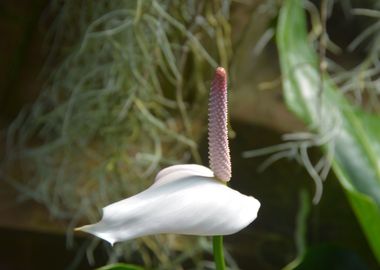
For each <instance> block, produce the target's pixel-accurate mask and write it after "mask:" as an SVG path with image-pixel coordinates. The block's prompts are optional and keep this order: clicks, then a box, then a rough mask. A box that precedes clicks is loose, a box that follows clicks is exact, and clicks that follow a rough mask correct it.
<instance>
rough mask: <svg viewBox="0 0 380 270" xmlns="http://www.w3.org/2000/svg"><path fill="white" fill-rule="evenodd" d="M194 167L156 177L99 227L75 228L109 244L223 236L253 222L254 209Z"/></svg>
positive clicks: (107, 213) (108, 211)
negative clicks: (159, 237)
mask: <svg viewBox="0 0 380 270" xmlns="http://www.w3.org/2000/svg"><path fill="white" fill-rule="evenodd" d="M212 176H213V173H212V171H211V170H209V169H208V168H206V167H203V166H200V165H176V166H171V167H169V168H166V169H164V170H162V171H160V172H159V173H158V175H157V177H156V181H155V183H154V184H153V185H152V186H151V187H150V188H148V189H146V190H145V191H143V192H141V193H139V194H137V195H135V196H132V197H130V198H127V199H124V200H122V201H119V202H116V203H113V204H111V205H108V206H107V207H105V208H103V218H102V220H101V221H100V222H98V223H96V224H93V225H87V226H84V227H81V228H79V229H80V230H82V231H86V232H89V233H92V234H94V235H96V236H98V237H100V238H103V239H104V240H106V241H108V242H110V243H111V244H113V243H115V242H119V241H125V240H129V239H133V238H137V237H140V236H144V235H152V234H162V233H176V234H190V235H227V234H232V233H235V232H237V231H240V230H241V229H243V228H244V227H246V226H247V225H249V224H250V223H251V222H252V221H253V220H254V219H255V218H256V217H257V212H258V210H259V208H260V203H259V201H258V200H256V199H254V198H253V197H249V196H245V195H243V194H241V193H239V192H237V191H236V190H233V189H231V188H229V187H227V186H226V185H225V184H223V183H221V182H219V181H217V180H215V179H214V178H213V177H212Z"/></svg>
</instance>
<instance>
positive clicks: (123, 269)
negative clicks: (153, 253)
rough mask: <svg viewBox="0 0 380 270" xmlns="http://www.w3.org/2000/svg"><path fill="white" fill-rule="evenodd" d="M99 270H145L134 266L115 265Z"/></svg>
mask: <svg viewBox="0 0 380 270" xmlns="http://www.w3.org/2000/svg"><path fill="white" fill-rule="evenodd" d="M97 270H144V268H142V267H140V266H137V265H133V264H125V263H115V264H109V265H106V266H103V267H100V268H98V269H97Z"/></svg>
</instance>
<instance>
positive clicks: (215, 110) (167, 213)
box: [78, 67, 260, 245]
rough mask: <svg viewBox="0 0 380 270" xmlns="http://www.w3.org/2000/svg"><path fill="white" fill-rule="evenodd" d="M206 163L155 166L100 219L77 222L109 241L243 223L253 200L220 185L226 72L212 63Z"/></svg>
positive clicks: (253, 210)
mask: <svg viewBox="0 0 380 270" xmlns="http://www.w3.org/2000/svg"><path fill="white" fill-rule="evenodd" d="M208 140H209V159H210V167H211V169H209V168H207V167H204V166H201V165H195V164H187V165H174V166H170V167H168V168H165V169H163V170H161V171H160V172H159V173H158V174H157V176H156V179H155V182H154V183H153V184H152V185H151V186H150V187H149V188H147V189H146V190H144V191H142V192H141V193H138V194H136V195H134V196H132V197H129V198H127V199H124V200H121V201H119V202H115V203H113V204H111V205H108V206H106V207H105V208H103V217H102V219H101V220H100V221H99V222H98V223H95V224H91V225H86V226H83V227H80V228H78V230H81V231H85V232H88V233H91V234H94V235H96V236H97V237H100V238H102V239H104V240H106V241H108V242H109V243H110V244H111V245H113V244H114V243H115V242H120V241H125V240H130V239H134V238H137V237H140V236H145V235H152V234H166V233H174V234H187V235H209V236H215V235H228V234H233V233H236V232H238V231H240V230H241V229H243V228H245V227H246V226H248V225H249V224H250V223H251V222H252V221H253V220H254V219H255V218H256V217H257V212H258V210H259V208H260V203H259V201H258V200H256V199H255V198H253V197H251V196H246V195H243V194H241V193H240V192H238V191H236V190H234V189H231V188H229V187H228V186H227V185H226V182H228V181H229V180H230V178H231V161H230V153H229V147H228V137H227V76H226V72H225V70H224V69H223V68H221V67H219V68H217V70H216V72H215V77H214V80H213V82H212V86H211V92H210V101H209V137H208Z"/></svg>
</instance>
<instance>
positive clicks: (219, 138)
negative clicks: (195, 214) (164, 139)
mask: <svg viewBox="0 0 380 270" xmlns="http://www.w3.org/2000/svg"><path fill="white" fill-rule="evenodd" d="M227 115H228V111H227V74H226V71H225V70H224V68H222V67H218V68H217V69H216V71H215V75H214V79H213V81H212V84H211V89H210V99H209V105H208V154H209V160H210V168H211V170H212V171H213V172H214V174H215V176H216V177H217V178H218V179H219V180H222V181H224V182H228V181H230V179H231V158H230V148H229V146H228V129H227Z"/></svg>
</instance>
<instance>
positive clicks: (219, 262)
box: [212, 235, 226, 270]
mask: <svg viewBox="0 0 380 270" xmlns="http://www.w3.org/2000/svg"><path fill="white" fill-rule="evenodd" d="M212 246H213V250H214V261H215V266H216V270H225V269H226V265H225V263H224V253H223V236H221V235H216V236H213V237H212Z"/></svg>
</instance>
